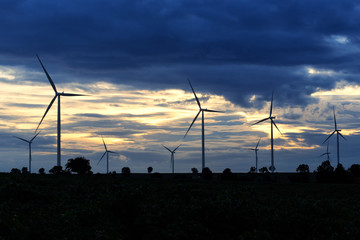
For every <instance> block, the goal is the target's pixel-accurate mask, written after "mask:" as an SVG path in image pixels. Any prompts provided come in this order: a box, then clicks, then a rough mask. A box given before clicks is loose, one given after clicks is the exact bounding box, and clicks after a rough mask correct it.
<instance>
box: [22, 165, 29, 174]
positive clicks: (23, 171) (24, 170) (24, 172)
mask: <svg viewBox="0 0 360 240" xmlns="http://www.w3.org/2000/svg"><path fill="white" fill-rule="evenodd" d="M28 173H29V171H28V168H27V167H23V168H22V169H21V174H28Z"/></svg>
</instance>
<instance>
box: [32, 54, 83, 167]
mask: <svg viewBox="0 0 360 240" xmlns="http://www.w3.org/2000/svg"><path fill="white" fill-rule="evenodd" d="M36 57H37V59H38V60H39V62H40V64H41V67H42V69H43V70H44V72H45V75H46V77H47V79H48V80H49V82H50V84H51V86H52V88H53V89H54V92H55V96H54V98H53V99H52V100H51V102H50V104H49V106H48V107H47V109H46V111H45V114H44V116H43V117H42V118H41V121H40V123H39V125H38V126H37V128H36V130H35V132H36V131H37V130H38V128H39V127H40V125H41V123H42V121H43V120H44V118H45V116H46V114H47V113H48V111H49V110H50V108H51V106H52V105H53V103H54V102H55V100H56V98H58V112H57V162H56V163H57V166H61V112H60V96H67V97H68V96H86V95H83V94H74V93H64V92H58V91H57V90H56V86H55V84H54V82H53V80H52V79H51V77H50V75H49V74H48V72H47V71H46V69H45V67H44V65H43V64H42V62H41V60H40V58H39V56H38V55H36Z"/></svg>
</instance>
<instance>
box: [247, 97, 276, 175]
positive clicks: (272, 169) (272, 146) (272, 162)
mask: <svg viewBox="0 0 360 240" xmlns="http://www.w3.org/2000/svg"><path fill="white" fill-rule="evenodd" d="M273 100H274V91H273V92H272V95H271V105H270V115H269V117H268V118H264V119H262V120H260V121H258V122H256V123H254V124H252V125H256V124H258V123H261V122H264V121H266V120H270V125H271V173H274V136H273V125H274V126H275V127H276V129H277V130H278V131H279V133H280V134H282V133H281V132H280V130H279V128H278V127H277V126H276V123H275V122H274V119H275V118H276V117H274V116H272V108H273Z"/></svg>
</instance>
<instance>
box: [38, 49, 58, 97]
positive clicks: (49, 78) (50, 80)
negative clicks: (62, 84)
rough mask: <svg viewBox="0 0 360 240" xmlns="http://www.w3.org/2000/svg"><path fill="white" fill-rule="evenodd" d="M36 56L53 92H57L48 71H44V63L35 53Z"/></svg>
mask: <svg viewBox="0 0 360 240" xmlns="http://www.w3.org/2000/svg"><path fill="white" fill-rule="evenodd" d="M36 57H37V59H38V60H39V62H40V64H41V67H42V68H43V70H44V72H45V74H46V77H47V78H48V80H49V82H50V84H51V86H52V88H53V89H54V91H55V93H57V90H56V87H55V84H54V82H53V80H52V79H51V77H50V75H49V73H48V72H47V71H46V69H45V67H44V65H43V64H42V62H41V60H40V58H39V56H38V55H37V54H36Z"/></svg>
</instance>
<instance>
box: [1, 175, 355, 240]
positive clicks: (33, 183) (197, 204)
mask: <svg viewBox="0 0 360 240" xmlns="http://www.w3.org/2000/svg"><path fill="white" fill-rule="evenodd" d="M359 200H360V185H359V184H318V183H270V182H244V181H221V180H216V181H206V180H200V179H194V180H191V179H151V178H142V179H135V178H131V177H130V178H124V177H121V176H104V175H102V176H95V175H94V176H76V175H71V176H52V175H44V176H41V175H31V176H30V175H10V174H1V175H0V239H301V240H304V239H359V236H360V201H359Z"/></svg>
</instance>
